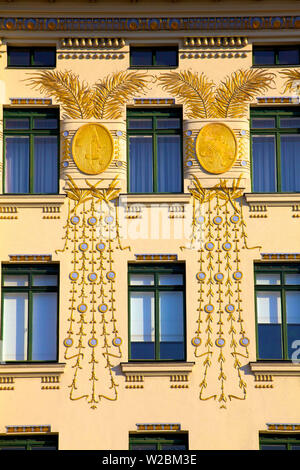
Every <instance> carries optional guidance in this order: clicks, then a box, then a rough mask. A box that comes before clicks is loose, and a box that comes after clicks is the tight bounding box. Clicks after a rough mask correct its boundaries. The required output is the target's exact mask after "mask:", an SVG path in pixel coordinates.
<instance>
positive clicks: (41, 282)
mask: <svg viewBox="0 0 300 470" xmlns="http://www.w3.org/2000/svg"><path fill="white" fill-rule="evenodd" d="M32 285H33V286H57V276H56V275H55V274H35V275H34V276H33V282H32Z"/></svg>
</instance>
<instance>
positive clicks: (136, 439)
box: [129, 432, 189, 451]
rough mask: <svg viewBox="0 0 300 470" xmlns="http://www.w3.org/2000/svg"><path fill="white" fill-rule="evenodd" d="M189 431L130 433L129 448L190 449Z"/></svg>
mask: <svg viewBox="0 0 300 470" xmlns="http://www.w3.org/2000/svg"><path fill="white" fill-rule="evenodd" d="M188 448H189V442H188V433H187V432H185V433H184V432H181V433H176V434H175V433H143V434H138V433H136V434H135V433H130V434H129V450H154V451H155V450H171V451H176V450H179V451H182V450H188Z"/></svg>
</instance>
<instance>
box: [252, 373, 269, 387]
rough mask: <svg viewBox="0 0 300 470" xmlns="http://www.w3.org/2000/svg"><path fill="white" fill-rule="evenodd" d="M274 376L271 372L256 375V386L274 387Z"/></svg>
mask: <svg viewBox="0 0 300 470" xmlns="http://www.w3.org/2000/svg"><path fill="white" fill-rule="evenodd" d="M272 382H273V377H272V375H269V374H257V375H255V388H274V385H273V383H272Z"/></svg>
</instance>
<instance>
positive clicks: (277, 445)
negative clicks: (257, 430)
mask: <svg viewBox="0 0 300 470" xmlns="http://www.w3.org/2000/svg"><path fill="white" fill-rule="evenodd" d="M259 448H260V450H300V434H268V433H266V434H260V436H259Z"/></svg>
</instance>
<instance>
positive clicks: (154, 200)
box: [120, 193, 191, 204]
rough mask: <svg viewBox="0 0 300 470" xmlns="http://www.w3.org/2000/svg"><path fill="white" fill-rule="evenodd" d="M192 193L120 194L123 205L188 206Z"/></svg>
mask: <svg viewBox="0 0 300 470" xmlns="http://www.w3.org/2000/svg"><path fill="white" fill-rule="evenodd" d="M190 198H191V195H190V193H130V194H129V193H128V194H120V203H121V204H124V203H125V204H163V203H165V204H169V203H172V204H174V203H180V204H188V203H189V201H190Z"/></svg>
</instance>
